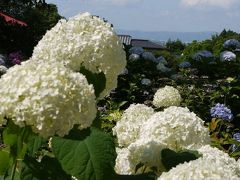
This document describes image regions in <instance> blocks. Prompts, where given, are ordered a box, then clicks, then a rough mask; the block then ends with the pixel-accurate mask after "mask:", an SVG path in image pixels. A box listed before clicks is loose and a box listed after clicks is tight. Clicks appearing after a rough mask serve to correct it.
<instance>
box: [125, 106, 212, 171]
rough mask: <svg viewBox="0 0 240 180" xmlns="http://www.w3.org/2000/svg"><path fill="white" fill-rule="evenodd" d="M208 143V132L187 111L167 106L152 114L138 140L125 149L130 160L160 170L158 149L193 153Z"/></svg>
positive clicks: (193, 115) (200, 121)
mask: <svg viewBox="0 0 240 180" xmlns="http://www.w3.org/2000/svg"><path fill="white" fill-rule="evenodd" d="M209 143H210V137H209V132H208V129H207V128H205V127H204V122H203V120H201V119H200V118H199V117H197V116H196V114H194V113H192V112H190V111H189V110H188V109H187V108H182V107H175V106H171V107H169V108H167V109H165V110H164V111H163V112H158V113H155V114H154V115H152V116H151V117H150V118H149V120H147V121H146V122H145V123H143V125H142V126H141V129H140V135H139V138H138V139H137V140H136V141H135V142H134V143H131V144H130V145H129V147H128V149H129V151H130V154H131V155H130V157H131V161H132V160H134V159H138V161H139V162H141V163H144V164H146V165H148V166H156V167H158V168H159V169H161V168H162V167H161V150H162V149H164V148H169V149H172V150H175V151H178V150H183V149H192V150H196V149H199V148H200V147H202V146H204V145H207V144H209Z"/></svg>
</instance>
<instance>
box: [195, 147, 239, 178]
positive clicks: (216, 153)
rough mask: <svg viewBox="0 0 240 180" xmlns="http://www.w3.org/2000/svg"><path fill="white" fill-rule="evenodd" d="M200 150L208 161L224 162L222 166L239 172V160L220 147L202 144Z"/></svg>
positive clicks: (236, 172)
mask: <svg viewBox="0 0 240 180" xmlns="http://www.w3.org/2000/svg"><path fill="white" fill-rule="evenodd" d="M198 152H199V153H201V154H202V155H203V156H202V158H203V159H204V160H206V161H209V162H212V163H217V164H222V166H225V167H227V168H228V169H231V170H232V171H234V172H235V174H238V176H239V178H240V174H239V170H240V169H239V168H238V165H237V161H236V160H235V159H233V158H231V157H230V156H229V155H228V154H227V153H225V152H223V151H221V150H219V149H218V148H215V147H211V146H210V145H206V146H202V147H201V148H199V149H198Z"/></svg>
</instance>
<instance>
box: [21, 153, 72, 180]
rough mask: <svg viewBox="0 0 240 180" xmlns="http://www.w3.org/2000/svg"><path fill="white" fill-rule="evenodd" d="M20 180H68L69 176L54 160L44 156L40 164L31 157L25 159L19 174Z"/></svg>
mask: <svg viewBox="0 0 240 180" xmlns="http://www.w3.org/2000/svg"><path fill="white" fill-rule="evenodd" d="M20 179H21V180H40V179H46V180H47V179H55V180H63V179H64V180H70V179H71V176H70V175H68V174H66V173H65V172H64V171H63V169H62V167H61V165H60V164H59V162H58V161H57V160H56V159H55V158H51V157H48V156H44V157H43V158H42V160H41V162H37V161H36V160H35V159H34V158H32V157H25V159H24V165H23V167H22V170H21V173H20Z"/></svg>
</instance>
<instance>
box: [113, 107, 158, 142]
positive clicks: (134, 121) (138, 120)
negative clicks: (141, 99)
mask: <svg viewBox="0 0 240 180" xmlns="http://www.w3.org/2000/svg"><path fill="white" fill-rule="evenodd" d="M153 114H154V110H153V109H152V108H151V107H148V106H146V105H144V104H132V105H131V106H130V107H129V108H128V109H126V110H125V111H124V113H123V115H122V118H121V119H120V120H119V121H118V122H117V124H116V126H115V127H114V128H113V134H114V135H116V136H117V139H118V144H119V146H128V145H129V144H131V143H133V142H134V141H135V140H136V139H138V138H139V131H140V128H141V126H142V124H143V123H144V122H145V121H147V120H148V119H149V118H150V116H152V115H153Z"/></svg>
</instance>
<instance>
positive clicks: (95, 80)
mask: <svg viewBox="0 0 240 180" xmlns="http://www.w3.org/2000/svg"><path fill="white" fill-rule="evenodd" d="M80 73H82V74H83V75H85V76H86V78H87V81H88V83H89V84H93V86H94V90H95V95H96V97H99V95H100V93H101V92H102V91H103V90H104V89H105V87H106V77H105V74H104V73H103V72H100V73H93V72H91V71H89V70H87V69H86V68H85V67H84V66H82V67H81V69H80Z"/></svg>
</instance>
